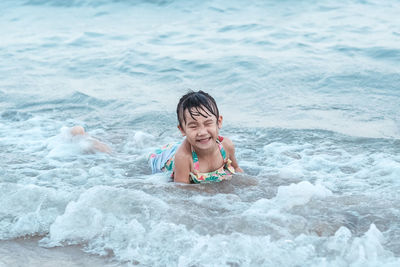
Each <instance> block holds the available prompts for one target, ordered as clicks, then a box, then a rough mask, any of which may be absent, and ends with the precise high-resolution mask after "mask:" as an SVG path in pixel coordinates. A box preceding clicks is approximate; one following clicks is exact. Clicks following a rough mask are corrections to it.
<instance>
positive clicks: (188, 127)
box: [178, 109, 222, 150]
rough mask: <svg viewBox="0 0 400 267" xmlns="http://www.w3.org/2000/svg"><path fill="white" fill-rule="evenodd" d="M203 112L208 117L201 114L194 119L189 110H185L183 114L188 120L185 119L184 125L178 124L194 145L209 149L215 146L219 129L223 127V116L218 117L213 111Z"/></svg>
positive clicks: (198, 147) (201, 148)
mask: <svg viewBox="0 0 400 267" xmlns="http://www.w3.org/2000/svg"><path fill="white" fill-rule="evenodd" d="M205 110H207V109H205ZM202 113H203V115H204V116H206V117H203V116H202V115H200V114H199V115H197V116H196V115H194V116H193V117H194V119H193V118H192V116H190V113H189V111H188V110H185V111H184V114H183V115H184V116H185V118H186V122H185V121H183V127H180V126H178V128H179V130H180V131H181V133H182V135H183V136H186V139H187V141H188V142H189V143H190V144H191V145H192V146H193V147H195V148H197V149H200V150H207V149H209V148H213V147H214V146H215V142H216V140H217V138H218V134H219V129H220V128H221V127H222V116H219V118H216V117H215V116H214V115H212V114H211V112H208V113H209V114H210V115H208V114H207V113H205V112H202Z"/></svg>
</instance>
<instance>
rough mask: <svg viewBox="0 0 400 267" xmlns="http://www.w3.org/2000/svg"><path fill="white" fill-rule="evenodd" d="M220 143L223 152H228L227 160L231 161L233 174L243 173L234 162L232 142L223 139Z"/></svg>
mask: <svg viewBox="0 0 400 267" xmlns="http://www.w3.org/2000/svg"><path fill="white" fill-rule="evenodd" d="M222 143H223V146H224V148H225V150H226V151H227V152H228V158H229V159H230V160H231V161H232V167H233V168H234V169H235V172H243V170H242V168H240V167H239V164H238V162H237V160H236V156H235V145H234V144H233V142H232V141H231V140H230V139H229V138H227V137H224V140H223V141H222Z"/></svg>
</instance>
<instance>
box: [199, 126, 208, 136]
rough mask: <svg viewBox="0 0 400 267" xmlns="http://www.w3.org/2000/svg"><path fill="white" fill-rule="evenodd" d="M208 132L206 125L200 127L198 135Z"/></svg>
mask: <svg viewBox="0 0 400 267" xmlns="http://www.w3.org/2000/svg"><path fill="white" fill-rule="evenodd" d="M206 133H207V131H206V127H204V126H201V127H200V128H199V131H198V132H197V134H198V135H203V134H206Z"/></svg>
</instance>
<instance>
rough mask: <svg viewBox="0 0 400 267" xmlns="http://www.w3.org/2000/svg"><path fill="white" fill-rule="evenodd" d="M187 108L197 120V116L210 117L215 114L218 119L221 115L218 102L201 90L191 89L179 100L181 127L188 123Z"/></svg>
mask: <svg viewBox="0 0 400 267" xmlns="http://www.w3.org/2000/svg"><path fill="white" fill-rule="evenodd" d="M185 110H187V111H188V112H189V114H190V116H191V117H192V118H193V119H194V120H196V118H195V116H203V117H208V116H211V115H214V116H215V117H216V118H217V119H218V117H219V111H218V107H217V103H216V102H215V100H214V98H213V97H212V96H210V95H209V94H207V93H206V92H203V91H201V90H200V91H198V92H193V91H189V92H188V93H187V94H185V95H184V96H182V97H181V99H180V100H179V103H178V106H177V107H176V114H177V116H178V122H179V126H180V127H181V128H182V127H183V125H184V124H185V123H186V118H185Z"/></svg>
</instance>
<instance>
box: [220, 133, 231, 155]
mask: <svg viewBox="0 0 400 267" xmlns="http://www.w3.org/2000/svg"><path fill="white" fill-rule="evenodd" d="M221 138H222V141H221ZM219 140H220V142H221V144H222V146H223V147H224V149H225V151H226V152H228V156H229V155H232V154H234V153H235V145H234V144H233V142H232V140H231V139H229V138H228V137H225V136H224V137H220V138H219Z"/></svg>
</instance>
